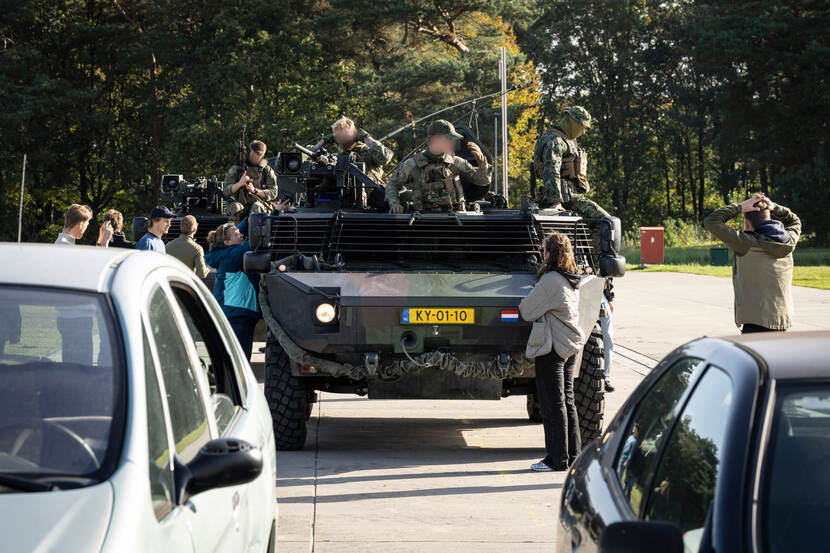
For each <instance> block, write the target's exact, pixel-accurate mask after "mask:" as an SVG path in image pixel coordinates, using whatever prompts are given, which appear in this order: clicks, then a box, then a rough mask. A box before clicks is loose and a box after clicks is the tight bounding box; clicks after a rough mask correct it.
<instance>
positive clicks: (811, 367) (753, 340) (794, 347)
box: [724, 331, 830, 380]
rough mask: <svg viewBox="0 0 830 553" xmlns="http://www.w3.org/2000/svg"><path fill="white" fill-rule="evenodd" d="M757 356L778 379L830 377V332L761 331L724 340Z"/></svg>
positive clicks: (772, 375)
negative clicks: (829, 357) (829, 360)
mask: <svg viewBox="0 0 830 553" xmlns="http://www.w3.org/2000/svg"><path fill="white" fill-rule="evenodd" d="M724 339H725V340H728V341H730V342H733V343H735V344H737V345H739V346H741V347H743V348H744V349H746V350H749V351H750V352H752V353H754V354H755V355H756V356H757V357H759V358H760V359H762V360H763V361H764V363H765V364H766V365H767V369H768V371H769V375H770V377H771V378H773V379H776V380H798V379H821V378H830V362H828V357H827V355H826V353H825V352H827V351H830V331H814V332H759V333H753V334H743V335H741V336H731V337H728V338H724Z"/></svg>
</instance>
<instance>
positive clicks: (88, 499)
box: [0, 482, 113, 553]
mask: <svg viewBox="0 0 830 553" xmlns="http://www.w3.org/2000/svg"><path fill="white" fill-rule="evenodd" d="M112 502H113V493H112V486H110V484H109V483H108V482H104V483H103V484H97V485H95V486H89V487H87V488H79V489H74V490H65V491H54V492H29V493H4V494H0V513H3V514H2V516H0V536H3V550H4V551H21V552H22V551H25V552H27V553H29V552H31V553H50V552H58V551H60V552H61V553H74V552H76V551H77V552H79V553H80V552H84V553H90V552H93V551H100V550H101V547H102V545H103V543H104V537H105V536H106V533H107V528H108V526H109V522H110V515H111V513H112Z"/></svg>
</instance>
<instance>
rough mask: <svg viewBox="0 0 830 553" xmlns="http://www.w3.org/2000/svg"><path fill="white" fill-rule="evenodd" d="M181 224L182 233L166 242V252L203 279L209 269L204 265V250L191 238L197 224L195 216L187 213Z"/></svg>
mask: <svg viewBox="0 0 830 553" xmlns="http://www.w3.org/2000/svg"><path fill="white" fill-rule="evenodd" d="M181 225H182V233H181V235H179V237H178V238H176V239H175V240H172V241H170V242H168V243H167V246H166V248H167V253H168V254H169V255H172V256H173V257H175V258H176V259H178V260H179V261H181V262H182V263H184V264H185V265H187V267H188V268H189V269H190V270H192V271H193V272H194V273H196V276H198V277H199V278H202V279H203V278H205V277H206V276H208V272H209V270H208V268H207V265H205V250H204V249H202V246H200V245H199V244H197V243H196V240H194V239H193V236H194V235H195V234H196V229H197V228H198V226H199V225H198V223H197V222H196V217H194V216H193V215H188V216H187V217H185V218H183V219H182V223H181Z"/></svg>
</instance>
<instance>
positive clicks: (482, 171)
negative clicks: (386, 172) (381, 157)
mask: <svg viewBox="0 0 830 553" xmlns="http://www.w3.org/2000/svg"><path fill="white" fill-rule="evenodd" d="M461 138H462V136H461V135H460V134H458V133H457V132H456V131H455V127H453V125H452V123H450V122H449V121H445V120H443V119H439V120H437V121H433V122H432V123H431V124H430V126H429V129H428V130H427V148H426V150H424V151H423V152H420V153H418V154H416V155H415V156H413V157H412V158H411V159H408V160H406V161H405V162H403V163H402V164H401V166H400V168H399V169H398V170H397V172H396V173H395V175H394V176H393V177H392V178H391V179H389V184H388V186H387V187H386V201H387V202H388V203H389V212H390V213H403V212H404V208H403V205H402V204H401V197H400V194H401V192H402V191H403V190H404V189H406V190H407V191H408V196H407V197H408V198H409V200H410V201H411V202H412V207H413V208H414V209H415V210H416V211H421V210H444V211H466V200H465V198H464V189H463V187H462V186H461V180H460V179H461V177H463V178H464V179H466V180H467V181H469V182H471V183H473V184H474V185H476V186H482V187H485V188H486V187H488V186H490V168H489V167H488V165H487V160H486V159H485V158H484V154H482V153H481V149H480V148H479V147H478V145H477V144H476V143H475V142H472V141H469V142H467V144H466V146H467V148H468V149H469V150H470V153H472V154H473V157H475V159H476V162H477V165H478V166H477V167H473V166H472V165H470V164H469V163H468V162H467V161H466V160H464V159H462V158H460V157H457V156H455V155H453V154H454V152H455V143H456V140H459V139H461Z"/></svg>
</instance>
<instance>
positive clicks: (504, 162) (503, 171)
mask: <svg viewBox="0 0 830 553" xmlns="http://www.w3.org/2000/svg"><path fill="white" fill-rule="evenodd" d="M501 185H502V189H503V190H504V197H505V199H507V191H508V187H507V48H505V47H504V46H502V47H501Z"/></svg>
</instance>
